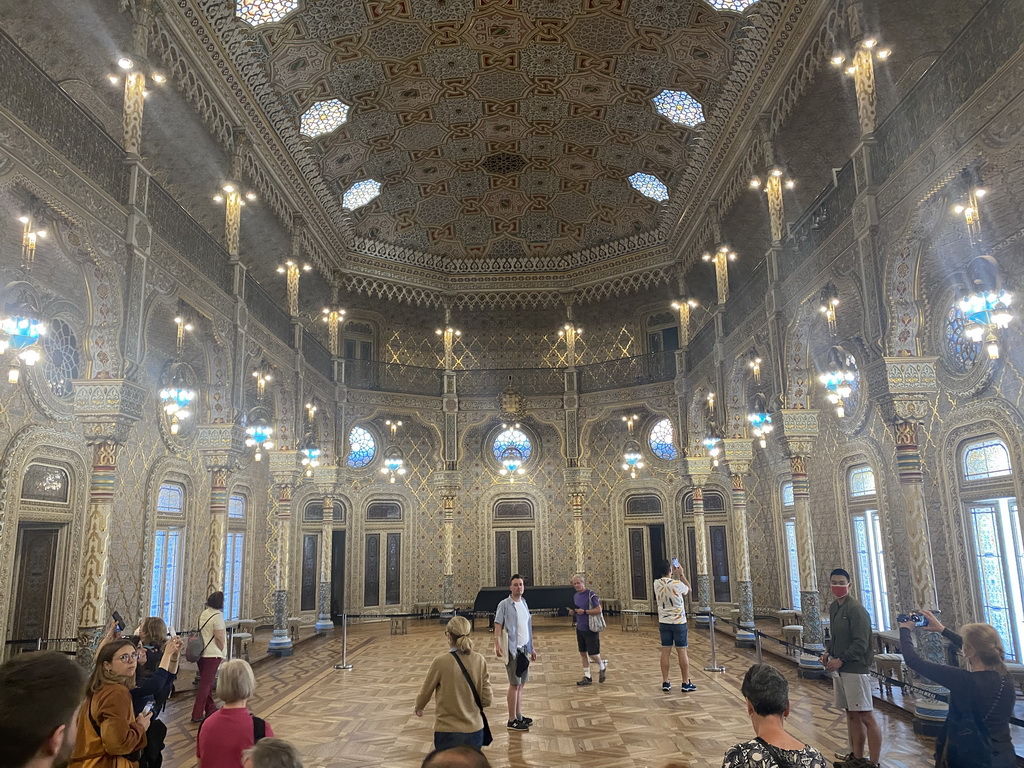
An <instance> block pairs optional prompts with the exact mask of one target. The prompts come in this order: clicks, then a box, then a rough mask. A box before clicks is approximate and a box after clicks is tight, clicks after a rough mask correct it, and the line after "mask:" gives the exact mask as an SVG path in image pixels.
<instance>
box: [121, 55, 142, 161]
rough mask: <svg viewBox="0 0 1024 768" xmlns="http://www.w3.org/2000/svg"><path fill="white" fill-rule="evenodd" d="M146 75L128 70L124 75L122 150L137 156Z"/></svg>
mask: <svg viewBox="0 0 1024 768" xmlns="http://www.w3.org/2000/svg"><path fill="white" fill-rule="evenodd" d="M145 93H146V76H145V75H144V74H142V73H141V72H138V71H129V72H127V73H126V74H125V76H124V121H123V124H122V128H123V134H122V142H123V145H124V151H125V152H126V153H127V154H129V155H134V156H136V157H138V156H139V155H141V154H142V113H143V111H144V109H145V102H146V97H145Z"/></svg>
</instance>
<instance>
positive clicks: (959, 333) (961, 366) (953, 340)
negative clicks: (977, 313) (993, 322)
mask: <svg viewBox="0 0 1024 768" xmlns="http://www.w3.org/2000/svg"><path fill="white" fill-rule="evenodd" d="M966 329H967V315H965V314H964V313H963V311H961V309H960V307H958V306H956V305H953V306H952V307H950V308H949V314H948V315H947V316H946V327H945V329H944V331H945V332H944V338H945V343H946V354H947V355H948V356H949V362H950V363H952V364H953V367H954V368H955V369H956V370H957V371H960V372H961V373H966V372H967V371H969V370H971V368H973V367H974V364H975V363H976V362H977V360H978V353H979V352H980V351H981V342H980V341H971V340H970V339H969V338H967V334H966V333H965V331H966Z"/></svg>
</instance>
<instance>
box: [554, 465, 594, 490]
mask: <svg viewBox="0 0 1024 768" xmlns="http://www.w3.org/2000/svg"><path fill="white" fill-rule="evenodd" d="M593 476H594V470H593V468H591V467H566V468H565V469H563V470H562V478H563V479H564V480H565V488H566V490H567V491H568V492H569V494H570V495H572V494H579V493H586V492H587V491H588V490H590V487H591V479H592V478H593Z"/></svg>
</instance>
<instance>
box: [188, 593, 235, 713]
mask: <svg viewBox="0 0 1024 768" xmlns="http://www.w3.org/2000/svg"><path fill="white" fill-rule="evenodd" d="M196 640H198V642H201V643H202V647H203V650H202V652H201V653H200V654H199V658H198V660H196V663H197V664H198V665H199V686H198V687H197V688H196V703H195V704H194V705H193V706H192V722H193V723H201V722H202V721H203V718H204V717H209V716H210V715H212V714H213V713H214V712H216V711H217V705H216V704H214V703H213V681H214V680H215V679H216V677H217V668H218V667H219V666H220V663H221V662H222V661H223V660H224V659H225V658H227V648H228V641H227V625H226V624H225V623H224V593H223V592H214V593H212V594H211V595H210V596H209V597H208V598H206V609H205V610H204V611H203V612H202V613H201V614H199V634H198V636H197V637H196V638H193V639H192V640H190V641H189V642H190V643H191V644H193V645H198V642H196ZM194 650H195V649H194V648H193V647H190V648H189V649H188V653H187V654H186V658H187V659H188V660H189V661H193V658H192V655H193V653H194Z"/></svg>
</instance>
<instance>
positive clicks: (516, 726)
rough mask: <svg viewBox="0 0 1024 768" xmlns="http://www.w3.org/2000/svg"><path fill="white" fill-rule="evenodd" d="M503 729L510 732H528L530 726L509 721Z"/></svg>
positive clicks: (518, 721)
mask: <svg viewBox="0 0 1024 768" xmlns="http://www.w3.org/2000/svg"><path fill="white" fill-rule="evenodd" d="M505 727H506V728H508V729H509V730H510V731H528V730H530V726H529V725H527V724H526V723H524V722H523V721H522V720H509V721H508V722H507V723H506V724H505Z"/></svg>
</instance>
